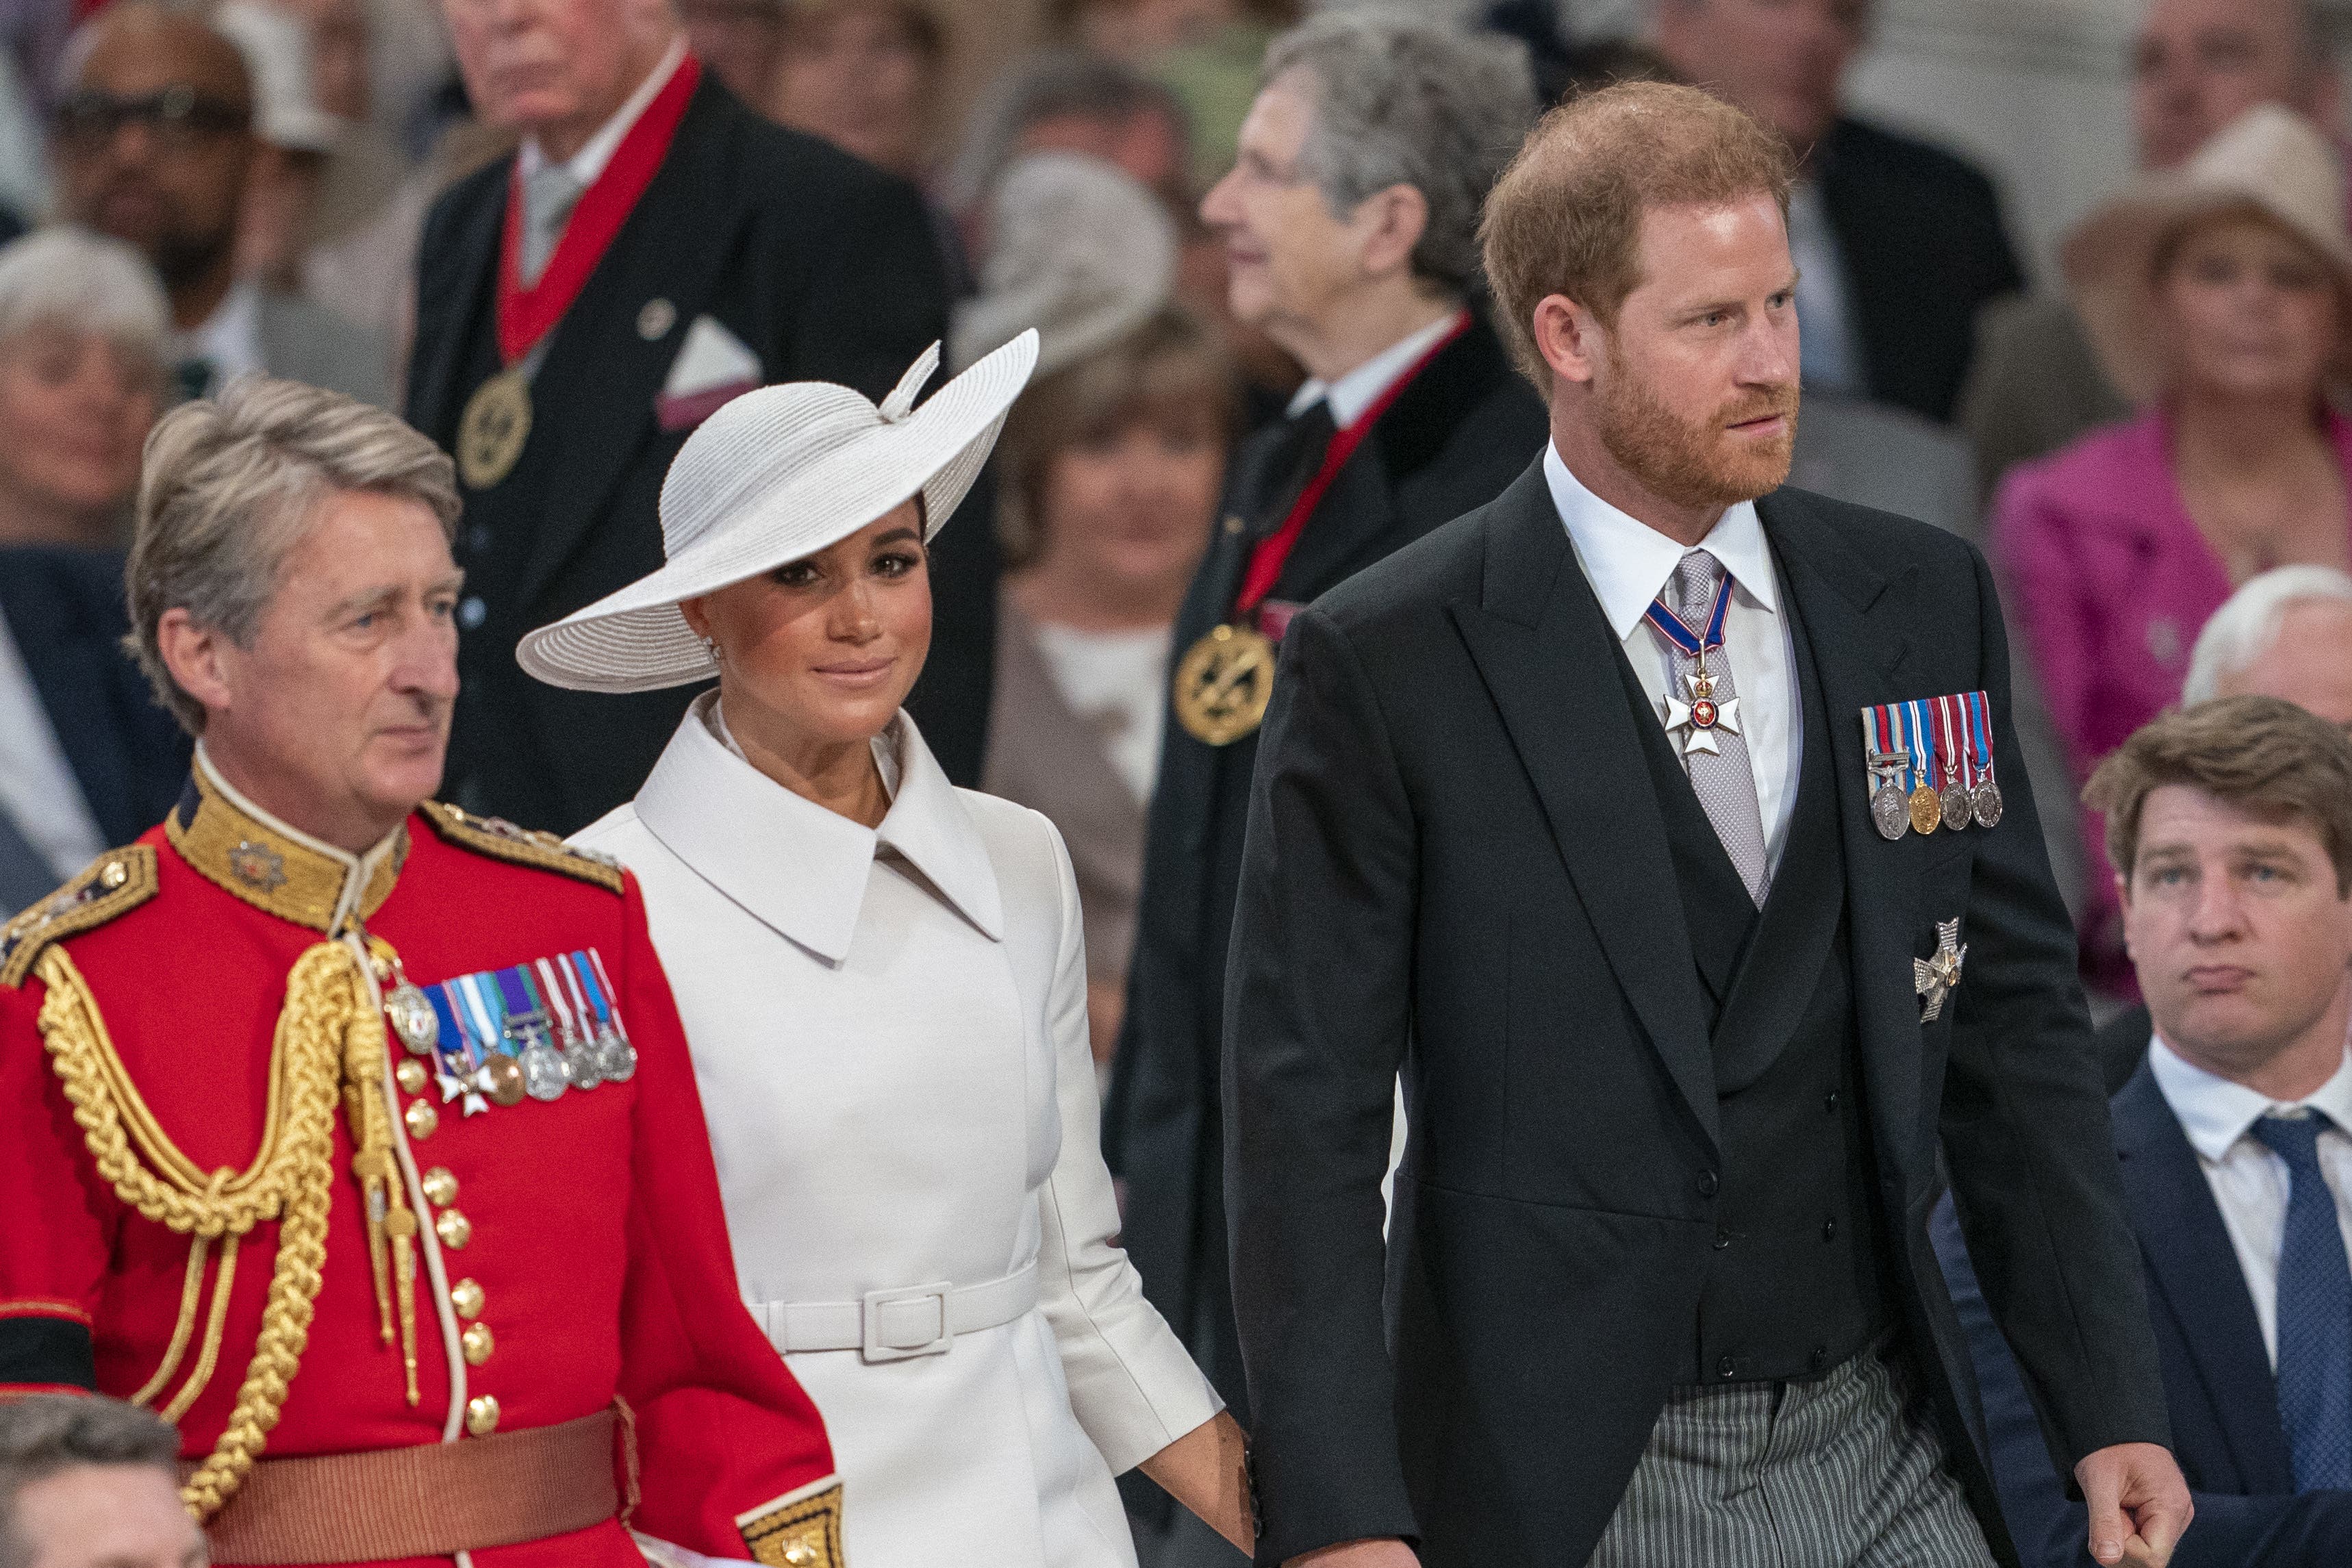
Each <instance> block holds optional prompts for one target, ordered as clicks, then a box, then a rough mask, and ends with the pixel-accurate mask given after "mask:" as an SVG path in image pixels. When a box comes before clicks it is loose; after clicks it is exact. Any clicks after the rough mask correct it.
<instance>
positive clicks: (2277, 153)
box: [2058, 103, 2352, 403]
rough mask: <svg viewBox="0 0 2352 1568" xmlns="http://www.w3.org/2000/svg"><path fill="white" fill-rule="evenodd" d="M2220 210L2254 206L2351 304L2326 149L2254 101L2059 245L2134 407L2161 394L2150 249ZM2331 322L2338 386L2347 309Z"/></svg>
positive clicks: (2347, 363)
mask: <svg viewBox="0 0 2352 1568" xmlns="http://www.w3.org/2000/svg"><path fill="white" fill-rule="evenodd" d="M2230 212H2247V213H2258V214H2260V215H2261V216H2263V217H2265V218H2267V219H2269V220H2270V221H2271V222H2273V223H2274V224H2276V225H2278V226H2280V227H2281V228H2283V229H2284V230H2285V231H2286V232H2287V233H2289V234H2291V235H2294V237H2297V238H2298V239H2301V240H2302V241H2303V242H2304V243H2305V244H2306V245H2308V246H2310V247H2312V249H2313V250H2314V251H2315V253H2316V254H2317V255H2318V256H2319V257H2320V258H2321V259H2322V260H2323V261H2324V262H2325V263H2326V266H2327V268H2328V271H2329V272H2330V273H2331V274H2333V275H2334V277H2335V279H2336V288H2337V289H2338V291H2339V292H2340V293H2341V294H2342V296H2343V298H2344V300H2345V301H2346V303H2347V306H2352V229H2347V223H2346V217H2345V192H2344V170H2343V166H2342V164H2341V163H2339V162H2338V161H2337V158H2336V150H2335V149H2334V148H2333V147H2332V146H2331V145H2329V143H2328V140H2327V137H2326V134H2325V133H2324V132H2321V131H2320V129H2319V128H2318V127H2317V126H2315V125H2314V124H2313V123H2312V122H2311V121H2308V120H2305V119H2304V118H2303V117H2302V116H2301V115H2299V114H2296V113H2295V112H2294V110H2288V109H2283V108H2281V107H2279V106H2278V105H2277V104H2274V103H2265V104H2259V105H2257V106H2256V107H2254V108H2252V109H2249V110H2246V111H2245V112H2244V113H2243V114H2241V115H2240V116H2238V118H2237V119H2235V120H2233V121H2230V123H2229V124H2227V125H2225V126H2223V127H2222V128H2221V130H2219V131H2217V132H2214V133H2213V135H2212V137H2211V139H2210V140H2209V141H2207V142H2206V143H2205V145H2203V146H2202V147H2200V148H2199V149H2198V150H2197V153H2196V155H2195V156H2193V157H2191V158H2190V159H2189V162H2188V163H2184V164H2182V165H2181V166H2180V167H2179V168H2178V169H2171V170H2165V171H2160V172H2158V173H2155V174H2146V175H2143V176H2142V177H2141V178H2140V179H2139V180H2138V181H2137V183H2135V184H2133V185H2132V187H2131V188H2130V189H2129V190H2127V191H2126V192H2125V193H2124V194H2123V195H2119V196H2117V197H2116V199H2115V200H2113V201H2111V202H2108V203H2107V204H2106V205H2104V206H2102V207H2100V208H2099V209H2098V210H2097V211H2096V212H2095V213H2093V214H2092V215H2091V216H2089V217H2087V218H2085V219H2084V221H2083V222H2082V223H2081V224H2080V225H2078V226H2076V227H2075V229H2074V232H2073V233H2071V234H2069V235H2068V236H2067V237H2066V239H2065V243H2064V244H2063V246H2061V247H2060V248H2059V253H2058V256H2059V262H2060V264H2061V266H2062V267H2063V268H2064V269H2065V273H2066V281H2067V285H2068V288H2069V289H2070V290H2071V292H2072V294H2073V296H2074V307H2075V309H2076V310H2078V311H2080V312H2081V314H2082V317H2083V323H2084V326H2085V327H2087V328H2088V329H2089V331H2090V335H2091V345H2092V347H2093V348H2095V350H2097V351H2098V355H2099V363H2100V365H2101V367H2102V368H2104V369H2105V371H2106V373H2107V374H2108V376H2109V378H2110V379H2112V380H2113V381H2114V382H2115V384H2116V386H2117V387H2118V388H2119V389H2120V390H2121V391H2122V392H2123V393H2124V394H2125V395H2126V396H2128V397H2130V398H2131V399H2132V400H2133V401H2134V402H2136V403H2144V402H2146V401H2147V400H2148V399H2149V398H2151V397H2154V396H2155V395H2158V393H2160V392H2162V391H2163V390H2164V379H2165V376H2166V374H2167V368H2168V362H2167V358H2166V353H2165V347H2166V337H2165V332H2166V328H2165V321H2164V316H2163V311H2162V308H2161V306H2160V305H2159V303H2158V294H2157V290H2158V282H2159V279H2158V278H2157V277H2156V274H2155V267H2156V259H2157V256H2158V252H2159V250H2160V249H2161V247H2163V246H2164V245H2165V244H2166V243H2167V242H2168V241H2169V240H2170V239H2171V238H2172V237H2175V236H2177V235H2179V233H2180V232H2181V230H2182V229H2183V228H2185V227H2186V226H2188V225H2189V224H2192V223H2195V222H2197V221H2199V220H2200V219H2202V218H2208V217H2213V216H2220V215H2221V214H2224V213H2230ZM2338 318H2339V319H2338V322H2337V330H2338V334H2339V341H2338V343H2337V345H2336V354H2335V357H2334V360H2333V361H2332V363H2331V376H2332V377H2334V378H2336V379H2337V380H2339V381H2340V380H2341V379H2342V378H2343V376H2344V374H2345V372H2346V370H2347V367H2352V309H2347V310H2339V311H2338Z"/></svg>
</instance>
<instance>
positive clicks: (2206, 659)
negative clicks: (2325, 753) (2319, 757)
mask: <svg viewBox="0 0 2352 1568" xmlns="http://www.w3.org/2000/svg"><path fill="white" fill-rule="evenodd" d="M2247 695H2252V696H2259V697H2284V698H2285V699H2286V700H2288V701H2289V702H2292V703H2294V704H2295V705H2296V706H2298V707H2301V708H2304V709H2307V710H2310V711H2311V712H2314V713H2316V714H2318V715H2319V716H2320V717H2321V718H2322V719H2325V720H2326V721H2328V722H2329V723H2331V724H2342V725H2345V726H2347V727H2352V576H2347V575H2346V574H2343V573H2341V572H2338V571H2337V570H2336V569H2335V568H2334V567H2332V566H2281V567H2278V568H2276V569H2274V570H2273V571H2269V572H2265V573H2263V574H2261V575H2260V576H2258V577H2250V578H2248V579H2247V580H2246V582H2245V584H2243V585H2242V586H2241V587H2240V588H2239V589H2238V591H2237V592H2236V593H2234V594H2232V595H2230V597H2229V599H2228V600H2227V602H2225V603H2224V604H2223V605H2221V608H2220V609H2218V610H2216V611H2214V612H2213V618H2212V619H2211V620H2209V621H2207V622H2206V623H2205V629H2204V630H2203V631H2201V632H2199V633H2198V634H2197V647H2196V651H2195V652H2194V653H2192V654H2190V656H2189V679H2187V681H2186V682H2185V683H2184V684H2183V687H2182V689H2181V693H2180V700H2181V701H2182V703H2183V704H2184V705H2188V706H2194V705H2195V704H2197V703H2200V702H2202V701H2204V700H2206V699H2207V698H2209V697H2241V696H2247Z"/></svg>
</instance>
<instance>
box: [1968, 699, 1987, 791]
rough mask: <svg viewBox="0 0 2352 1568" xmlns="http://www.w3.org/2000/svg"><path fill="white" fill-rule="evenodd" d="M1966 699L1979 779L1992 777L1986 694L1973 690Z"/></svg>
mask: <svg viewBox="0 0 2352 1568" xmlns="http://www.w3.org/2000/svg"><path fill="white" fill-rule="evenodd" d="M1964 700H1965V701H1966V702H1967V703H1968V705H1969V730H1970V731H1973V733H1972V735H1971V737H1970V738H1971V740H1972V742H1973V744H1972V745H1971V747H1970V750H1971V751H1972V752H1974V755H1973V756H1972V757H1971V758H1970V761H1971V762H1973V763H1975V765H1976V772H1977V778H1978V779H1979V781H1982V780H1984V779H1989V778H1990V777H1992V740H1991V738H1990V736H1989V735H1988V734H1987V733H1986V732H1985V694H1984V693H1983V692H1981V691H1971V692H1969V694H1968V696H1967V698H1965V699H1964Z"/></svg>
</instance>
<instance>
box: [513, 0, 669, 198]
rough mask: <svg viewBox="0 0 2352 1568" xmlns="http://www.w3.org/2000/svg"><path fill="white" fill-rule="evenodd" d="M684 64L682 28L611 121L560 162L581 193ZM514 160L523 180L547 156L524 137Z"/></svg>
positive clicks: (530, 138)
mask: <svg viewBox="0 0 2352 1568" xmlns="http://www.w3.org/2000/svg"><path fill="white" fill-rule="evenodd" d="M685 63H686V33H685V30H684V29H683V28H681V29H680V30H679V31H678V33H677V36H676V37H672V38H671V39H670V41H669V47H668V48H667V50H666V51H664V52H663V55H662V58H661V63H660V64H659V65H657V66H656V67H654V68H653V69H652V70H651V71H649V72H647V73H646V79H645V80H643V81H641V82H639V83H637V90H636V91H635V92H633V93H631V94H629V98H628V101H627V102H625V103H624V104H622V105H621V107H620V109H619V110H618V111H617V112H616V113H614V116H613V118H612V119H610V120H607V121H604V124H603V125H601V126H599V127H597V130H596V134H595V135H593V136H591V137H590V138H588V140H587V142H586V143H585V144H584V145H583V146H582V147H581V149H580V151H578V152H577V153H573V154H572V156H571V157H569V158H567V159H565V160H564V161H563V167H564V169H565V171H566V172H568V173H569V174H571V175H572V178H573V179H574V180H577V181H578V182H579V183H580V188H581V189H582V190H583V191H584V190H586V189H587V188H588V187H589V186H591V185H593V184H595V183H596V176H597V175H599V174H603V173H604V165H605V164H607V163H611V162H612V161H613V154H614V153H616V152H618V151H620V147H621V139H622V138H623V137H625V136H626V135H627V134H628V133H629V127H631V126H632V125H635V123H636V122H637V116H639V115H641V114H643V113H644V112H645V111H646V105H648V104H650V103H651V102H653V100H655V99H656V98H657V97H659V96H660V95H661V89H663V88H665V87H667V86H668V85H669V79H670V78H671V77H672V76H675V75H676V74H677V68H678V67H679V66H681V65H684V64H685ZM517 157H518V158H519V159H520V173H521V174H522V177H523V178H524V179H526V180H528V179H530V177H531V176H532V175H533V174H538V173H539V172H540V170H541V169H542V168H544V167H545V166H546V164H547V154H546V153H542V152H541V151H540V148H539V138H538V137H536V136H526V137H524V138H523V142H522V151H521V152H520V153H518V154H517Z"/></svg>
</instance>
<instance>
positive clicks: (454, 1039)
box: [425, 985, 477, 1069]
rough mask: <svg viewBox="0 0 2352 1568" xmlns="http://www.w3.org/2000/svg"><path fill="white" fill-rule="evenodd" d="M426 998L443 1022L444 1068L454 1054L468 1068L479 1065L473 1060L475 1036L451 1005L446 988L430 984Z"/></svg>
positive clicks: (441, 1050)
mask: <svg viewBox="0 0 2352 1568" xmlns="http://www.w3.org/2000/svg"><path fill="white" fill-rule="evenodd" d="M425 1001H427V1002H429V1003H431V1004H432V1005H433V1016H434V1017H435V1018H436V1019H438V1020H439V1021H440V1024H441V1042H440V1056H441V1058H442V1065H443V1067H444V1068H445V1069H446V1067H447V1066H448V1060H449V1058H451V1057H453V1056H454V1057H455V1058H457V1060H458V1061H460V1062H463V1063H464V1064H465V1065H466V1066H467V1067H468V1068H471V1067H473V1066H475V1065H477V1064H476V1063H475V1062H474V1060H473V1051H474V1042H473V1037H472V1035H471V1034H470V1033H469V1032H468V1031H467V1028H466V1026H465V1024H464V1022H463V1021H462V1020H461V1019H460V1018H459V1017H458V1015H457V1008H455V1007H454V1006H452V1005H450V1002H449V995H448V992H447V990H446V987H443V986H439V985H428V986H426V987H425Z"/></svg>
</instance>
